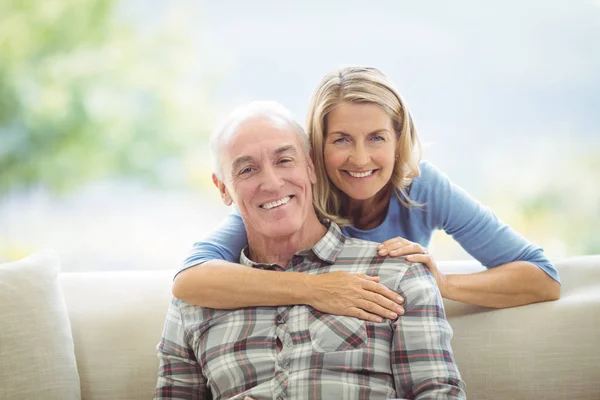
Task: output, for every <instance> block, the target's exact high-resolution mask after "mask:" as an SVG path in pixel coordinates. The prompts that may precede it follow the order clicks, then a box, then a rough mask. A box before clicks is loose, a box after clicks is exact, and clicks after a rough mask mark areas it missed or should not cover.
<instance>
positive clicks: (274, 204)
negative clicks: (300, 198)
mask: <svg viewBox="0 0 600 400" xmlns="http://www.w3.org/2000/svg"><path fill="white" fill-rule="evenodd" d="M291 198H292V197H291V196H286V197H284V198H282V199H279V200H276V201H272V202H270V203H266V204H263V205H262V206H260V207H261V208H264V209H265V210H270V209H271V208H274V207H279V206H280V205H282V204H287V202H288V201H290V199H291Z"/></svg>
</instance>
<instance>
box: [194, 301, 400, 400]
mask: <svg viewBox="0 0 600 400" xmlns="http://www.w3.org/2000/svg"><path fill="white" fill-rule="evenodd" d="M189 332H190V333H191V334H192V335H193V336H192V337H191V342H192V346H193V349H194V352H195V354H196V355H197V358H198V362H199V363H200V365H201V367H202V371H203V374H204V375H205V376H206V378H207V380H208V383H209V386H210V387H211V388H212V389H213V390H214V391H216V394H218V395H219V396H220V397H228V396H234V395H236V394H238V393H242V392H244V391H247V390H250V389H252V388H254V387H256V386H258V385H266V386H269V387H270V386H275V387H279V386H286V387H287V386H289V385H294V384H298V381H309V380H312V379H319V374H321V371H323V369H328V370H331V369H340V371H344V372H343V373H341V374H340V375H339V376H340V379H345V378H344V377H346V378H348V379H351V374H352V373H353V371H363V370H365V369H369V370H372V371H373V372H379V373H382V374H390V375H391V371H390V360H389V357H390V352H391V339H392V327H391V323H389V321H387V322H383V323H380V324H373V323H366V322H365V321H361V320H358V319H356V318H350V317H344V316H334V315H330V314H322V313H320V312H319V311H317V310H314V309H313V308H312V307H309V306H302V305H300V306H288V307H255V308H248V309H240V310H228V311H225V310H214V313H213V314H212V316H211V317H210V318H209V319H208V320H207V321H206V322H205V323H203V324H201V325H200V326H199V327H198V329H189ZM300 384H301V383H300Z"/></svg>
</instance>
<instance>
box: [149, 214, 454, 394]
mask: <svg viewBox="0 0 600 400" xmlns="http://www.w3.org/2000/svg"><path fill="white" fill-rule="evenodd" d="M241 261H242V263H245V264H247V265H250V266H252V267H254V268H262V269H270V270H280V271H283V270H285V271H296V272H304V273H309V274H322V273H327V272H334V271H346V272H349V273H364V274H367V275H371V276H379V277H381V282H382V283H383V284H384V285H386V286H387V287H389V288H391V289H393V290H395V291H396V292H398V293H400V294H401V295H402V296H403V297H404V298H405V299H406V304H405V309H406V312H405V315H403V316H401V317H400V318H398V319H396V320H395V321H390V320H384V321H383V322H381V323H371V322H365V321H361V320H358V319H356V318H350V317H343V316H337V315H330V314H323V313H321V312H319V311H317V310H315V309H313V308H311V307H309V306H305V305H296V306H283V307H253V308H244V309H239V310H215V309H209V308H201V307H197V306H193V305H190V304H188V303H185V302H183V301H181V300H178V299H174V300H173V301H172V303H171V306H170V308H169V312H168V315H167V319H166V323H165V327H164V332H163V338H162V340H161V342H160V343H159V345H158V350H159V358H160V369H159V378H158V385H157V388H156V391H155V399H210V398H212V399H215V400H216V399H228V398H234V399H243V398H244V397H245V396H251V397H253V398H255V399H288V398H290V399H334V398H343V399H349V400H353V399H357V400H359V399H365V400H367V399H389V398H406V399H463V398H465V393H464V383H463V381H462V380H461V378H460V374H459V372H458V369H457V367H456V364H455V362H454V357H453V355H452V350H451V347H450V339H451V338H452V329H451V328H450V325H449V324H448V322H447V321H446V317H445V313H444V308H443V303H442V299H441V296H440V293H439V291H438V288H437V286H436V284H435V280H434V279H433V278H432V276H431V274H430V273H429V271H428V270H427V269H426V268H425V267H424V266H423V265H421V264H414V263H408V262H406V261H405V260H404V259H403V258H388V257H379V256H377V251H376V243H372V242H366V241H362V240H357V239H348V238H346V237H344V236H343V235H342V233H341V232H340V229H339V228H338V226H337V225H335V224H334V223H331V224H330V227H329V231H328V232H327V234H326V235H325V236H324V237H323V238H322V239H321V240H320V241H319V242H318V243H317V244H316V245H315V246H314V247H313V248H312V249H310V250H306V251H303V252H300V253H297V254H296V255H295V256H294V257H293V259H292V261H291V262H290V264H289V265H287V266H286V267H285V268H283V267H281V266H278V265H265V264H255V263H253V262H252V261H250V260H248V259H247V258H246V257H245V255H244V254H242V257H241ZM211 396H212V397H211Z"/></svg>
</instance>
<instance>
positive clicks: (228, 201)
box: [212, 173, 233, 206]
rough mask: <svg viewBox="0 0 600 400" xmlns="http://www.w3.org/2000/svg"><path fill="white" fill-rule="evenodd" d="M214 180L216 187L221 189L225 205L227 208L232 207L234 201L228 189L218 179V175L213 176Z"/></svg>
mask: <svg viewBox="0 0 600 400" xmlns="http://www.w3.org/2000/svg"><path fill="white" fill-rule="evenodd" d="M212 180H213V183H214V184H215V186H216V187H217V189H219V193H221V200H223V203H225V205H226V206H230V205H232V204H233V199H232V198H231V196H230V195H229V192H228V191H227V187H225V184H224V183H223V182H222V181H220V180H219V178H217V175H216V174H214V173H213V174H212Z"/></svg>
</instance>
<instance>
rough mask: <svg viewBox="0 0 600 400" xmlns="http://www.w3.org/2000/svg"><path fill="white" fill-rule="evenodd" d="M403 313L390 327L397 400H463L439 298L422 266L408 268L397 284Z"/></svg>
mask: <svg viewBox="0 0 600 400" xmlns="http://www.w3.org/2000/svg"><path fill="white" fill-rule="evenodd" d="M398 292H399V293H400V294H401V295H402V296H403V297H404V298H405V299H406V304H405V306H404V308H405V313H404V315H402V316H401V317H399V318H398V319H396V320H395V321H394V323H393V343H392V355H391V357H392V371H393V373H394V381H395V384H396V394H397V395H398V397H401V398H407V399H417V400H424V399H444V400H447V399H466V394H465V391H464V390H465V383H464V382H463V381H462V379H461V377H460V373H459V371H458V367H457V366H456V362H455V361H454V355H453V353H452V348H451V345H450V341H451V339H452V328H451V327H450V324H449V323H448V321H447V320H446V313H445V311H444V304H443V302H442V296H441V294H440V292H439V290H438V288H437V285H436V283H435V279H434V278H433V277H432V275H431V273H430V272H429V270H428V269H427V268H426V267H424V266H423V265H422V264H410V268H409V269H408V270H407V271H406V273H405V274H404V276H403V277H402V279H401V280H400V283H399V289H398Z"/></svg>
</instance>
